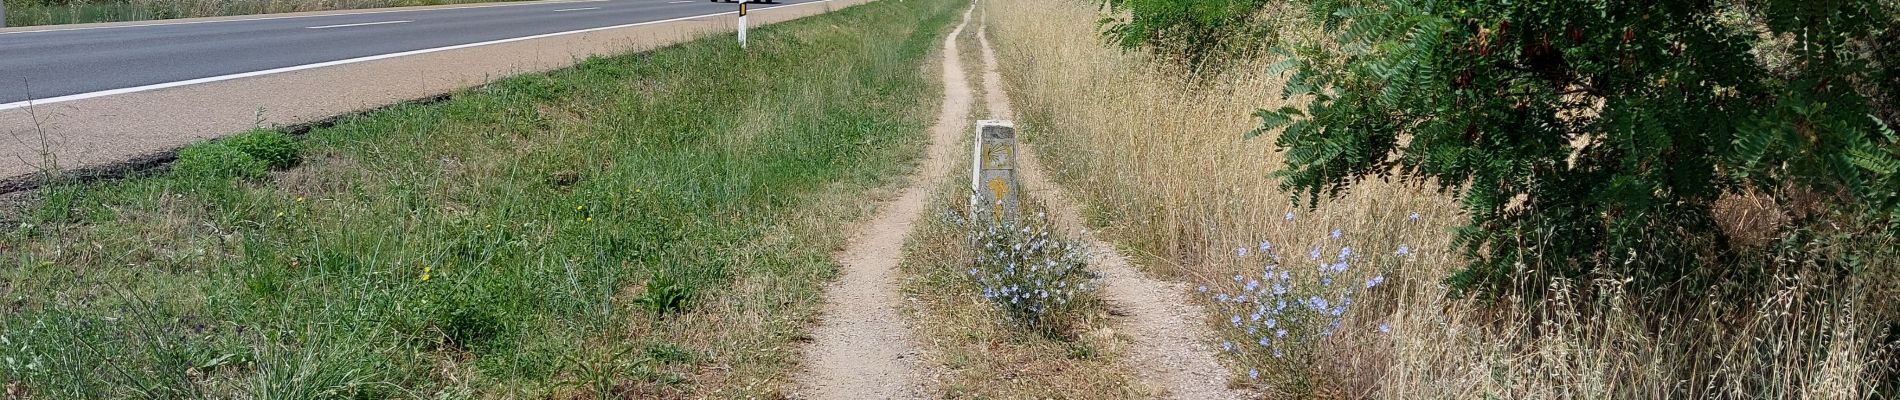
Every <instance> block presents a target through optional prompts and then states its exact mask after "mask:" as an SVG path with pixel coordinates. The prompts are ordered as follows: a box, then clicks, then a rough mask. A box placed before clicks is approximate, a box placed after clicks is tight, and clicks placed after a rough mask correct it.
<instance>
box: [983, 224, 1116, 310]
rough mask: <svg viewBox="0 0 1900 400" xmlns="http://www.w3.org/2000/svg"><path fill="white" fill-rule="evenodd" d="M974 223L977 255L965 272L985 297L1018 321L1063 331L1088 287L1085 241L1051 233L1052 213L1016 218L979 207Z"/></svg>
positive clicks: (1090, 277)
mask: <svg viewBox="0 0 1900 400" xmlns="http://www.w3.org/2000/svg"><path fill="white" fill-rule="evenodd" d="M972 211H973V214H972V215H971V216H972V218H971V219H970V221H969V223H968V224H966V226H968V227H969V234H970V241H971V244H972V247H971V248H972V249H974V250H975V252H976V254H975V259H974V261H973V262H972V264H971V266H970V269H969V270H968V271H966V272H965V275H966V276H968V277H969V278H970V279H971V280H972V281H974V282H975V283H976V285H977V287H978V288H980V289H981V290H982V291H983V298H984V299H985V300H989V301H990V302H991V303H995V304H996V306H997V307H998V308H1000V309H1002V310H1003V311H1004V313H1005V314H1007V315H1008V317H1009V319H1010V320H1011V321H1012V322H1015V323H1017V324H1021V325H1023V326H1025V327H1029V328H1032V329H1037V330H1042V331H1045V332H1059V331H1062V330H1063V329H1065V328H1066V327H1067V325H1068V324H1069V323H1070V322H1072V320H1073V317H1074V314H1076V310H1077V308H1078V306H1079V305H1080V304H1079V303H1078V300H1079V298H1080V297H1081V296H1083V295H1085V294H1087V293H1088V291H1089V290H1090V289H1091V287H1090V286H1089V284H1088V281H1089V279H1092V278H1094V276H1093V274H1091V273H1089V272H1088V269H1087V264H1088V257H1087V255H1086V253H1085V252H1084V249H1083V247H1082V246H1081V245H1079V244H1077V243H1075V242H1072V241H1068V240H1063V239H1062V238H1059V237H1055V236H1054V235H1051V234H1050V226H1049V219H1048V216H1047V215H1045V214H1042V213H1037V214H1036V216H1035V218H1026V219H1024V220H1023V221H1010V220H1007V219H1002V218H993V217H991V216H989V213H988V212H987V210H986V209H985V208H984V207H973V208H972Z"/></svg>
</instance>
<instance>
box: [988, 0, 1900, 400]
mask: <svg viewBox="0 0 1900 400" xmlns="http://www.w3.org/2000/svg"><path fill="white" fill-rule="evenodd" d="M984 4H985V6H986V7H988V9H989V10H988V11H989V15H990V21H991V24H992V26H991V28H992V29H993V30H994V31H995V33H994V39H993V40H995V42H996V43H997V44H998V46H999V52H1000V56H1001V57H1002V61H1003V63H1004V67H1003V70H1004V74H1005V76H1006V78H1007V79H1008V83H1009V89H1010V93H1011V94H1012V95H1013V96H1014V97H1013V99H1014V100H1015V104H1016V107H1017V109H1018V112H1019V113H1020V114H1021V119H1022V121H1018V123H1019V126H1022V127H1024V129H1023V132H1024V133H1023V134H1024V135H1025V136H1026V137H1027V138H1028V139H1029V140H1030V141H1031V142H1033V143H1036V144H1037V150H1038V152H1039V153H1040V154H1041V155H1042V158H1043V159H1044V160H1047V161H1046V162H1048V163H1049V165H1050V166H1051V168H1052V169H1054V170H1055V172H1056V174H1057V175H1058V176H1059V177H1060V178H1061V179H1062V181H1063V182H1064V183H1065V184H1066V185H1067V186H1068V187H1069V189H1070V190H1071V191H1072V192H1073V193H1076V194H1077V195H1078V196H1079V197H1080V198H1082V199H1084V200H1086V201H1087V202H1088V204H1087V205H1086V206H1087V208H1088V209H1089V210H1090V211H1089V212H1090V214H1091V216H1090V217H1091V219H1093V223H1095V224H1096V225H1099V226H1100V229H1101V230H1102V231H1103V232H1105V233H1108V234H1109V237H1112V238H1113V239H1114V240H1116V241H1118V242H1120V243H1122V244H1123V245H1126V246H1128V247H1129V248H1130V250H1131V251H1130V253H1145V254H1142V255H1143V256H1144V257H1143V258H1144V259H1143V260H1141V261H1142V262H1143V263H1144V264H1146V265H1145V268H1147V269H1148V271H1149V272H1151V273H1154V274H1157V275H1160V276H1166V277H1170V278H1173V279H1178V280H1183V281H1188V282H1191V283H1196V284H1205V285H1209V286H1216V285H1231V284H1232V281H1231V280H1228V279H1225V278H1226V277H1231V276H1233V275H1234V274H1236V273H1247V274H1258V272H1259V271H1260V263H1259V262H1255V261H1250V260H1248V259H1243V258H1240V257H1236V254H1235V248H1237V247H1249V245H1248V244H1249V243H1256V244H1257V243H1260V242H1261V241H1262V240H1272V241H1273V243H1274V245H1275V246H1276V247H1278V248H1281V249H1295V251H1296V252H1297V253H1304V250H1305V249H1308V248H1310V247H1313V246H1317V245H1320V244H1321V243H1322V242H1323V241H1325V240H1326V239H1325V238H1324V236H1325V235H1326V234H1327V233H1328V232H1330V231H1331V230H1333V229H1339V230H1341V231H1343V232H1344V233H1345V236H1346V239H1344V240H1346V241H1347V242H1351V243H1354V247H1355V248H1360V249H1361V253H1368V252H1369V253H1379V252H1385V254H1390V252H1391V251H1392V250H1393V248H1396V247H1397V246H1399V245H1407V246H1409V247H1410V248H1411V249H1412V250H1413V252H1414V255H1413V256H1412V257H1413V258H1410V259H1409V260H1410V261H1408V262H1406V263H1403V264H1400V265H1398V266H1397V267H1396V268H1397V269H1396V270H1393V271H1389V272H1388V274H1389V275H1388V278H1389V279H1391V281H1392V282H1394V283H1395V284H1390V285H1391V286H1388V288H1387V289H1385V290H1382V291H1378V292H1374V294H1373V295H1372V296H1369V297H1372V298H1369V299H1365V300H1364V301H1363V303H1368V304H1370V305H1367V306H1365V308H1363V309H1360V310H1355V311H1354V312H1355V313H1358V314H1359V315H1358V316H1355V317H1351V318H1348V319H1347V322H1348V324H1349V325H1351V326H1350V327H1349V328H1347V329H1346V330H1345V331H1344V332H1346V333H1344V334H1341V335H1335V336H1334V337H1333V338H1331V339H1329V340H1326V341H1324V342H1322V343H1321V344H1320V345H1319V346H1320V347H1321V349H1319V350H1318V352H1319V353H1320V354H1325V356H1323V357H1320V358H1319V359H1318V361H1316V362H1315V363H1313V365H1300V366H1286V365H1274V364H1273V359H1272V358H1268V357H1262V356H1258V355H1255V354H1250V353H1246V352H1242V353H1239V354H1226V355H1224V358H1225V360H1226V361H1227V362H1229V364H1230V365H1231V366H1232V367H1234V368H1235V370H1236V371H1237V372H1236V376H1244V375H1245V373H1244V372H1245V371H1248V370H1249V369H1254V368H1259V369H1261V370H1263V371H1267V370H1278V371H1294V372H1290V373H1286V374H1290V375H1296V376H1293V377H1290V378H1289V377H1282V378H1280V379H1279V380H1277V381H1276V382H1299V383H1310V384H1311V386H1308V387H1300V386H1301V385H1285V384H1283V385H1278V386H1272V387H1267V386H1269V385H1266V384H1265V383H1264V382H1265V381H1262V383H1260V384H1259V386H1262V389H1264V392H1265V393H1267V394H1268V395H1269V396H1273V397H1287V396H1313V397H1325V398H1366V397H1374V398H1483V397H1486V396H1491V397H1494V398H1661V397H1693V398H1707V397H1719V398H1871V397H1874V396H1877V394H1875V393H1873V390H1875V389H1876V388H1877V387H1878V386H1879V385H1883V384H1884V385H1892V384H1891V383H1883V382H1879V381H1878V380H1883V379H1891V378H1892V377H1893V376H1895V375H1893V374H1892V372H1891V368H1892V367H1893V364H1892V362H1891V361H1886V360H1888V358H1887V357H1891V356H1893V355H1894V354H1895V353H1893V349H1894V346H1895V345H1894V343H1892V342H1884V343H1883V340H1884V341H1891V340H1894V338H1893V337H1892V335H1895V334H1894V333H1892V332H1891V331H1889V330H1891V329H1895V328H1893V325H1892V324H1893V321H1894V320H1895V316H1896V315H1900V314H1896V312H1895V305H1894V304H1893V303H1895V299H1896V298H1900V291H1896V290H1895V286H1894V285H1893V284H1892V283H1887V281H1890V280H1891V276H1892V273H1893V272H1894V271H1895V267H1894V264H1895V261H1894V259H1893V258H1891V257H1888V258H1879V257H1876V258H1873V259H1871V260H1868V261H1867V262H1868V264H1869V266H1868V268H1867V270H1865V271H1858V272H1855V273H1852V274H1849V275H1847V276H1846V277H1844V278H1828V276H1830V275H1829V274H1826V273H1822V272H1823V271H1815V270H1813V269H1814V268H1807V267H1790V268H1782V269H1780V270H1771V271H1767V273H1766V275H1767V276H1770V277H1772V278H1771V279H1764V280H1762V282H1759V283H1754V284H1746V285H1738V286H1740V287H1729V288H1722V290H1719V291H1717V292H1719V293H1723V294H1722V295H1720V296H1719V297H1708V298H1688V299H1684V298H1669V297H1658V296H1654V295H1645V294H1641V293H1626V292H1625V290H1624V289H1623V286H1622V281H1619V280H1617V279H1615V278H1614V277H1605V278H1601V279H1598V280H1596V281H1592V282H1582V283H1581V284H1579V285H1576V286H1567V287H1581V288H1590V289H1588V290H1572V289H1568V288H1566V286H1562V285H1556V286H1553V288H1552V289H1550V290H1547V291H1544V292H1542V293H1536V295H1538V296H1541V300H1538V301H1528V300H1524V299H1507V300H1509V301H1512V302H1522V303H1526V304H1536V306H1535V307H1523V308H1517V307H1491V306H1485V305H1482V304H1478V303H1474V302H1470V301H1464V300H1452V299H1447V297H1446V289H1445V288H1444V287H1443V286H1442V285H1439V284H1438V282H1439V280H1440V279H1441V278H1442V277H1444V276H1446V275H1447V274H1448V273H1449V272H1450V271H1453V270H1455V269H1456V268H1458V267H1459V266H1460V265H1462V264H1463V263H1464V261H1465V260H1464V259H1463V257H1461V256H1460V255H1459V254H1458V253H1457V252H1455V251H1453V250H1451V249H1449V246H1450V241H1451V234H1450V230H1451V229H1452V228H1453V227H1454V226H1458V225H1461V224H1462V223H1463V222H1464V220H1463V216H1462V215H1461V214H1460V212H1459V210H1458V208H1457V206H1456V204H1455V203H1454V200H1453V199H1452V198H1450V197H1449V196H1447V195H1444V194H1441V193H1436V192H1435V191H1433V190H1430V189H1428V188H1422V187H1416V186H1410V185H1406V184H1400V183H1395V182H1381V181H1368V182H1363V183H1361V184H1359V185H1356V186H1354V187H1353V190H1352V192H1350V193H1349V194H1347V195H1345V196H1343V197H1340V198H1335V199H1330V200H1326V201H1322V202H1321V203H1320V204H1319V207H1318V208H1317V209H1313V210H1299V209H1295V208H1294V206H1293V205H1292V204H1291V203H1289V199H1290V195H1289V194H1288V193H1286V192H1283V191H1281V190H1279V189H1278V188H1277V187H1276V181H1275V180H1274V179H1272V178H1271V177H1269V175H1268V174H1269V173H1271V172H1272V171H1274V170H1276V169H1278V168H1279V166H1280V165H1281V162H1282V157H1281V155H1280V154H1279V153H1277V152H1276V151H1275V150H1274V147H1273V145H1272V142H1273V139H1274V138H1273V137H1272V136H1271V135H1266V136H1263V137H1260V138H1257V139H1253V140H1248V139H1244V138H1243V135H1244V133H1246V132H1248V131H1249V130H1252V129H1253V128H1254V127H1256V126H1257V125H1258V122H1257V121H1256V120H1255V119H1254V118H1252V117H1251V113H1252V112H1253V111H1254V110H1256V109H1261V108H1274V107H1278V106H1281V105H1282V104H1283V103H1282V101H1281V100H1280V99H1279V98H1278V96H1277V95H1278V93H1279V91H1280V90H1279V89H1280V85H1281V81H1280V80H1279V79H1278V78H1277V77H1273V76H1267V75H1265V74H1263V73H1261V71H1263V70H1264V68H1260V67H1259V66H1261V65H1264V63H1265V62H1267V61H1270V60H1261V61H1258V62H1255V63H1252V64H1248V65H1241V66H1239V67H1238V68H1235V69H1234V70H1233V72H1230V73H1227V74H1225V75H1222V76H1218V77H1214V78H1212V79H1206V80H1204V81H1201V82H1200V83H1191V82H1186V81H1184V80H1183V78H1181V77H1182V76H1184V75H1185V74H1182V73H1179V72H1178V71H1174V70H1171V69H1169V68H1168V67H1164V66H1159V65H1160V63H1155V62H1152V60H1149V59H1146V58H1145V56H1143V55H1142V54H1138V53H1125V52H1122V51H1120V50H1117V49H1113V48H1109V47H1107V46H1105V45H1104V41H1103V40H1102V39H1101V38H1100V36H1099V35H1097V27H1098V25H1097V22H1096V21H1097V20H1098V19H1100V18H1101V17H1102V14H1101V11H1100V10H1098V9H1096V8H1094V7H1093V4H1094V2H1089V1H1075V0H1015V1H1008V2H985V3H984ZM1723 207H1724V208H1728V209H1735V210H1743V211H1746V210H1756V209H1759V208H1760V207H1751V206H1749V205H1747V204H1745V202H1744V201H1743V200H1730V201H1725V204H1724V206H1723ZM1289 211H1293V212H1295V214H1296V218H1294V219H1293V220H1291V221H1288V220H1286V218H1285V216H1286V214H1287V213H1288V212H1289ZM1412 212H1417V213H1418V214H1419V216H1420V218H1418V219H1417V220H1410V219H1408V218H1406V217H1407V216H1408V215H1410V213H1412ZM1725 217H1727V218H1730V219H1731V220H1730V221H1725V226H1727V227H1730V228H1732V229H1733V230H1741V231H1753V230H1756V229H1760V228H1759V227H1763V226H1773V225H1775V224H1778V223H1780V222H1779V220H1777V219H1775V218H1776V217H1774V216H1763V215H1757V214H1748V213H1746V212H1735V213H1732V214H1731V215H1727V216H1725ZM1749 240H1752V241H1757V242H1760V241H1766V240H1768V239H1767V238H1759V237H1755V238H1749ZM1849 242H1854V241H1852V240H1850V241H1849ZM1883 244H1890V243H1871V244H1870V243H1868V242H1866V241H1860V242H1854V243H1845V244H1829V245H1816V246H1813V247H1816V248H1815V249H1814V250H1813V251H1814V252H1815V254H1841V253H1840V252H1852V251H1858V250H1865V249H1879V248H1881V247H1880V246H1881V245H1883ZM1212 309H1214V308H1210V310H1212ZM1225 319H1226V316H1225V315H1210V316H1208V321H1209V322H1210V323H1211V324H1214V325H1215V326H1225V322H1226V321H1225ZM1378 323H1386V324H1389V325H1390V327H1391V332H1392V333H1391V334H1378V333H1376V332H1371V330H1370V328H1369V327H1371V326H1376V325H1377V324H1378ZM1228 336H1230V338H1231V339H1239V338H1241V336H1242V335H1240V334H1238V333H1232V334H1229V335H1228ZM1883 336H1885V338H1883ZM1242 343H1245V342H1244V341H1243V342H1242ZM1882 363H1886V364H1882ZM1237 380H1241V381H1244V379H1237ZM1887 390H1892V389H1887Z"/></svg>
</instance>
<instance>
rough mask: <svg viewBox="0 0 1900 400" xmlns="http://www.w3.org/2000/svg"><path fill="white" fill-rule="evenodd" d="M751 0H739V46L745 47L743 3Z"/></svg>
mask: <svg viewBox="0 0 1900 400" xmlns="http://www.w3.org/2000/svg"><path fill="white" fill-rule="evenodd" d="M751 2H752V1H751V0H739V48H741V49H743V48H745V25H746V24H745V8H746V7H745V5H746V3H751Z"/></svg>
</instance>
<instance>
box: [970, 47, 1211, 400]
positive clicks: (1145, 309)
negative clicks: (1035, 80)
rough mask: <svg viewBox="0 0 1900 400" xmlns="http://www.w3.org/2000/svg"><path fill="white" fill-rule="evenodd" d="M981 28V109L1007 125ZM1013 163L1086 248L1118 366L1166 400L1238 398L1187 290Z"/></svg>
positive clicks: (1024, 158)
mask: <svg viewBox="0 0 1900 400" xmlns="http://www.w3.org/2000/svg"><path fill="white" fill-rule="evenodd" d="M985 20H986V21H987V15H986V16H985ZM987 25H988V24H987V23H983V24H979V26H978V27H977V43H978V44H979V46H980V47H981V48H982V52H983V64H984V68H983V92H984V95H983V96H984V97H983V101H984V103H985V104H987V105H988V106H989V110H988V111H989V118H988V119H1012V118H1015V117H1014V114H1013V113H1012V111H1011V109H1010V103H1009V96H1008V95H1007V94H1006V93H1005V92H1004V91H1003V90H1004V89H1003V78H1002V74H1001V73H1000V72H998V71H997V62H996V53H995V52H994V51H992V50H991V49H990V41H989V32H988V28H987ZM1016 157H1017V159H1016V161H1017V166H1016V168H1017V169H1016V171H1017V172H1018V173H1020V174H1021V175H1020V177H1021V178H1022V179H1023V185H1024V186H1028V188H1026V189H1025V190H1026V191H1028V192H1029V193H1030V195H1032V196H1035V197H1036V198H1038V199H1042V200H1043V202H1044V203H1045V204H1046V205H1047V206H1048V207H1049V213H1050V216H1051V217H1052V218H1054V222H1055V223H1056V225H1057V226H1059V227H1062V228H1063V229H1065V230H1068V231H1071V232H1075V233H1076V234H1077V235H1079V236H1080V237H1081V239H1082V240H1083V241H1084V242H1086V243H1087V244H1088V247H1089V249H1090V251H1091V253H1092V254H1090V255H1089V265H1090V266H1091V267H1093V268H1094V269H1095V271H1096V272H1098V273H1101V274H1102V294H1103V295H1104V297H1106V298H1107V300H1108V302H1109V304H1110V306H1111V307H1113V308H1114V309H1115V310H1116V311H1119V312H1121V313H1122V314H1124V315H1125V316H1123V317H1122V318H1120V320H1119V321H1117V322H1118V323H1119V325H1120V326H1121V329H1122V330H1123V331H1124V332H1126V333H1127V334H1128V336H1129V337H1130V338H1131V339H1132V340H1133V341H1134V343H1133V344H1132V345H1130V346H1129V347H1128V349H1127V350H1128V351H1127V353H1126V356H1127V358H1126V359H1125V360H1123V363H1124V365H1126V366H1128V367H1130V368H1134V370H1135V371H1136V373H1137V374H1139V375H1140V376H1141V378H1142V380H1143V381H1145V383H1147V384H1148V385H1149V386H1151V387H1154V388H1157V389H1161V390H1162V395H1163V396H1165V397H1168V398H1176V399H1196V400H1200V399H1240V398H1246V397H1247V395H1246V394H1245V393H1242V392H1240V391H1236V390H1232V389H1228V388H1227V379H1226V377H1227V373H1228V372H1227V370H1226V368H1224V367H1222V366H1221V365H1220V363H1219V362H1217V361H1215V359H1214V349H1213V346H1212V345H1210V344H1208V343H1207V339H1206V338H1211V337H1213V335H1212V334H1211V333H1209V332H1208V329H1207V327H1206V326H1205V325H1203V324H1202V321H1201V318H1200V316H1201V315H1203V314H1202V311H1201V309H1200V307H1198V306H1195V305H1193V304H1192V303H1189V302H1188V299H1187V293H1188V290H1187V286H1185V285H1184V284H1179V283H1170V282H1163V281H1160V280H1156V279H1153V278H1149V277H1148V276H1146V275H1143V274H1142V273H1141V271H1139V270H1136V269H1135V268H1134V266H1132V265H1131V264H1129V262H1128V259H1127V258H1125V257H1122V255H1121V253H1120V252H1117V251H1115V246H1114V245H1113V244H1112V243H1108V242H1105V241H1102V240H1101V239H1100V238H1097V237H1095V234H1094V233H1093V232H1089V231H1088V230H1087V229H1086V228H1085V227H1084V225H1083V223H1082V219H1081V215H1082V214H1081V210H1080V208H1078V207H1077V206H1076V204H1077V203H1076V202H1075V201H1074V199H1073V198H1070V197H1068V195H1067V193H1064V192H1063V191H1062V188H1061V187H1060V186H1057V185H1056V184H1055V182H1053V181H1051V180H1050V179H1049V176H1048V174H1047V173H1046V172H1045V171H1044V170H1043V168H1042V163H1041V162H1040V161H1038V160H1037V158H1036V152H1034V151H1023V152H1018V153H1017V154H1016Z"/></svg>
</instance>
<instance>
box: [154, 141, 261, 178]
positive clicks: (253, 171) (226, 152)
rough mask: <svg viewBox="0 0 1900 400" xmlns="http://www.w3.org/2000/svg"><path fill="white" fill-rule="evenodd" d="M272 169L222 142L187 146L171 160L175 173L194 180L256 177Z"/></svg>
mask: <svg viewBox="0 0 1900 400" xmlns="http://www.w3.org/2000/svg"><path fill="white" fill-rule="evenodd" d="M269 171H270V165H269V164H266V163H265V162H264V161H261V160H258V159H257V157H253V156H251V155H250V154H249V153H245V152H244V151H241V150H238V149H237V148H235V147H231V146H229V145H226V144H224V143H223V142H211V143H204V144H198V145H193V146H191V147H186V148H185V149H184V150H180V151H178V161H176V162H174V163H172V174H174V175H179V176H185V177H190V178H194V179H207V180H227V179H232V178H242V179H256V178H261V177H263V176H264V175H265V174H266V173H268V172H269Z"/></svg>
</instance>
